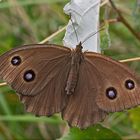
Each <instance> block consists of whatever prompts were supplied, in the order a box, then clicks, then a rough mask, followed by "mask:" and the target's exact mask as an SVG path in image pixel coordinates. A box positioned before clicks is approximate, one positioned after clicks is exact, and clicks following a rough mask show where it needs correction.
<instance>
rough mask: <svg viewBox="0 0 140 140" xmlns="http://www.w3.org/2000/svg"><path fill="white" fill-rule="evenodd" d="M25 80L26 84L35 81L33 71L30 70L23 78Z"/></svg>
mask: <svg viewBox="0 0 140 140" xmlns="http://www.w3.org/2000/svg"><path fill="white" fill-rule="evenodd" d="M23 78H24V80H25V81H26V82H31V81H33V80H34V79H35V73H34V71H33V70H28V71H26V72H25V73H24V76H23Z"/></svg>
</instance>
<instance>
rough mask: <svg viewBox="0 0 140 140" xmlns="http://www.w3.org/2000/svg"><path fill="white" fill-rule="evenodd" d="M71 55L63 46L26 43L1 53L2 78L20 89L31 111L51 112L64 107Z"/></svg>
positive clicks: (19, 92)
mask: <svg viewBox="0 0 140 140" xmlns="http://www.w3.org/2000/svg"><path fill="white" fill-rule="evenodd" d="M70 54H71V50H70V49H68V48H65V47H64V48H62V47H60V46H54V45H29V46H23V47H20V48H17V49H14V50H11V51H9V52H7V53H6V54H4V55H2V56H1V58H0V60H1V63H0V64H1V65H0V69H1V71H0V77H1V78H2V79H3V80H5V81H6V82H7V83H8V84H9V85H11V87H12V88H13V89H14V90H15V91H17V93H18V94H19V96H20V97H21V100H22V101H23V102H24V103H25V105H26V108H27V111H28V112H33V113H34V114H37V115H52V114H53V113H56V112H60V111H61V110H62V108H63V107H64V106H65V102H66V94H65V92H64V87H65V83H66V80H67V76H68V72H69V69H70V62H71V57H70ZM19 59H20V63H19V64H18V63H17V62H18V61H19Z"/></svg>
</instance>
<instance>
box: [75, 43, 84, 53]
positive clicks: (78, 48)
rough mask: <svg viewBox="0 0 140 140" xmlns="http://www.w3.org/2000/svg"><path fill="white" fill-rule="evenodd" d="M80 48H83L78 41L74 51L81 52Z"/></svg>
mask: <svg viewBox="0 0 140 140" xmlns="http://www.w3.org/2000/svg"><path fill="white" fill-rule="evenodd" d="M82 49H83V46H82V42H80V43H79V44H78V45H76V52H77V53H82Z"/></svg>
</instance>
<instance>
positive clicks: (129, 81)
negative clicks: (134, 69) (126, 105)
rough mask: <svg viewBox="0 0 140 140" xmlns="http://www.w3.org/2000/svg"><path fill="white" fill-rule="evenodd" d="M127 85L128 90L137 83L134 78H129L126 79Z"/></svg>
mask: <svg viewBox="0 0 140 140" xmlns="http://www.w3.org/2000/svg"><path fill="white" fill-rule="evenodd" d="M125 87H126V88H127V89H128V90H132V89H134V88H135V83H134V81H133V80H131V79H129V80H126V81H125Z"/></svg>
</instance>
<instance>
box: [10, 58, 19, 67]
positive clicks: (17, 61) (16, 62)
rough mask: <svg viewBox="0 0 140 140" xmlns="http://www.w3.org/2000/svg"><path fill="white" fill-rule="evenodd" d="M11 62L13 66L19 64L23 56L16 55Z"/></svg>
mask: <svg viewBox="0 0 140 140" xmlns="http://www.w3.org/2000/svg"><path fill="white" fill-rule="evenodd" d="M11 64H12V65H13V66H18V65H20V64H21V58H20V57H19V56H14V57H13V58H12V59H11Z"/></svg>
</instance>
